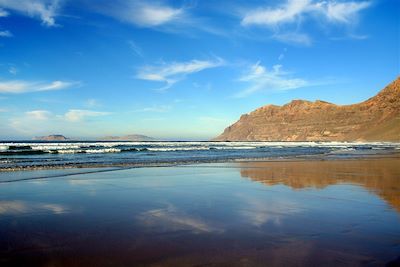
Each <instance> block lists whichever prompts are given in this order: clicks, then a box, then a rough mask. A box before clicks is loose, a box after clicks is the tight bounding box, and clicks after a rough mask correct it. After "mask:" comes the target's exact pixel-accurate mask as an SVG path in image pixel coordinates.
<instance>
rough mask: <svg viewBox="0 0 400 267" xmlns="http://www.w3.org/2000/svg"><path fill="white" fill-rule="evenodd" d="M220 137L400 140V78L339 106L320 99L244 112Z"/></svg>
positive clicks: (253, 139) (233, 139) (235, 139)
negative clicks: (368, 95) (366, 96)
mask: <svg viewBox="0 0 400 267" xmlns="http://www.w3.org/2000/svg"><path fill="white" fill-rule="evenodd" d="M214 140H217V141H227V140H228V141H400V78H397V79H396V80H395V81H393V82H392V83H391V84H390V85H388V86H387V87H386V88H385V89H383V90H382V91H381V92H379V93H378V94H377V95H376V96H374V97H372V98H370V99H368V100H366V101H364V102H362V103H358V104H353V105H344V106H339V105H335V104H332V103H328V102H324V101H320V100H317V101H315V102H310V101H305V100H293V101H292V102H290V103H288V104H286V105H284V106H275V105H267V106H264V107H261V108H258V109H256V110H255V111H253V112H251V113H249V114H245V115H242V116H241V117H240V119H239V121H237V122H236V123H234V124H233V125H231V126H229V127H228V128H226V129H225V131H224V132H223V133H222V134H221V135H220V136H218V137H217V138H215V139H214Z"/></svg>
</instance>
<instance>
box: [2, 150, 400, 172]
mask: <svg viewBox="0 0 400 267" xmlns="http://www.w3.org/2000/svg"><path fill="white" fill-rule="evenodd" d="M382 157H400V151H391V152H386V151H380V152H376V151H375V152H374V153H368V154H351V153H342V154H340V153H339V154H338V153H329V154H314V155H297V156H286V157H254V158H246V157H241V158H232V159H226V158H225V159H210V160H208V159H205V160H180V161H164V162H126V163H107V164H104V163H90V164H88V163H73V164H59V165H54V164H53V165H42V166H29V165H28V166H19V167H9V168H8V167H1V166H0V173H2V172H18V171H35V170H63V169H93V168H121V169H125V168H146V167H173V166H179V165H193V164H206V163H235V162H254V161H256V162H257V161H266V162H274V161H300V160H341V159H347V160H352V159H353V160H358V159H361V160H362V159H374V158H382Z"/></svg>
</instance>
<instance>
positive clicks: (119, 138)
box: [99, 134, 156, 141]
mask: <svg viewBox="0 0 400 267" xmlns="http://www.w3.org/2000/svg"><path fill="white" fill-rule="evenodd" d="M99 140H100V141H155V140H156V139H154V138H153V137H149V136H146V135H141V134H130V135H124V136H106V137H103V138H100V139H99Z"/></svg>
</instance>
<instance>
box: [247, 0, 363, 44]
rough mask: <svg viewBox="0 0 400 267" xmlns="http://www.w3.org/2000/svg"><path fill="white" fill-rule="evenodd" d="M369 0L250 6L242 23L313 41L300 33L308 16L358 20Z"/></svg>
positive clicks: (339, 21)
mask: <svg viewBox="0 0 400 267" xmlns="http://www.w3.org/2000/svg"><path fill="white" fill-rule="evenodd" d="M370 5H371V2H370V1H358V2H356V1H340V2H338V1H335V0H319V1H314V0H287V1H286V3H284V4H282V5H280V6H277V7H262V8H255V9H253V10H249V11H247V12H245V13H244V15H243V16H242V21H241V24H242V26H262V27H267V28H269V29H271V30H272V31H273V32H274V33H275V34H274V35H273V39H276V40H279V41H282V42H291V43H297V44H305V45H309V44H311V38H310V37H309V36H308V35H307V34H304V33H300V32H299V31H300V29H301V24H302V22H303V21H305V20H307V19H314V20H316V21H317V23H323V22H327V23H331V24H342V25H351V24H354V23H356V22H357V19H358V16H359V13H360V11H362V10H364V9H366V8H368V7H369V6H370Z"/></svg>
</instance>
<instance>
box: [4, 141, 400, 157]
mask: <svg viewBox="0 0 400 267" xmlns="http://www.w3.org/2000/svg"><path fill="white" fill-rule="evenodd" d="M290 149H311V150H314V149H315V150H327V151H331V152H334V151H337V152H343V151H349V152H350V151H354V150H357V151H364V150H365V151H366V150H388V149H389V150H390V149H395V150H398V149H400V143H387V142H372V143H367V142H365V143H361V142H197V141H196V142H193V141H191V142H128V141H127V142H73V143H43V142H40V143H39V142H37V143H35V142H29V143H27V142H20V143H18V142H12V143H11V142H10V143H6V142H3V143H0V155H2V156H14V155H39V154H109V153H131V152H185V151H186V152H188V151H245V150H257V151H261V152H265V153H267V152H270V151H287V150H290Z"/></svg>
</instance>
